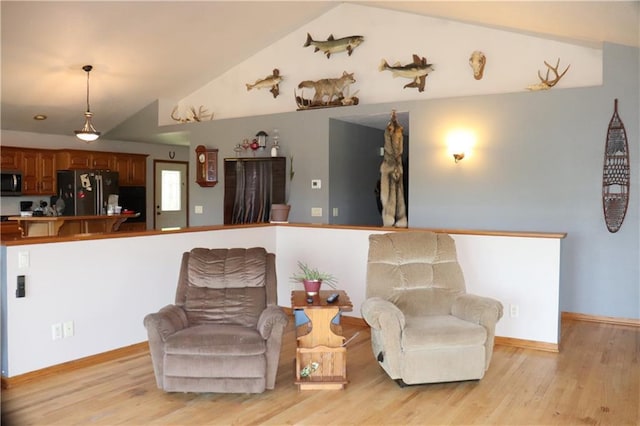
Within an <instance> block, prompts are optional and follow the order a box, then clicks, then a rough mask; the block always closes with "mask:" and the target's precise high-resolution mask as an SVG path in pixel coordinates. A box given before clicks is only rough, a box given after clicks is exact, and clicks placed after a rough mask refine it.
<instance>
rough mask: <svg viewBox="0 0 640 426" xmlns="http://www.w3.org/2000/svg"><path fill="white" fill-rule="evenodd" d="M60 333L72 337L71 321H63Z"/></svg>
mask: <svg viewBox="0 0 640 426" xmlns="http://www.w3.org/2000/svg"><path fill="white" fill-rule="evenodd" d="M62 335H63V336H64V337H72V336H73V321H65V322H64V323H63V324H62Z"/></svg>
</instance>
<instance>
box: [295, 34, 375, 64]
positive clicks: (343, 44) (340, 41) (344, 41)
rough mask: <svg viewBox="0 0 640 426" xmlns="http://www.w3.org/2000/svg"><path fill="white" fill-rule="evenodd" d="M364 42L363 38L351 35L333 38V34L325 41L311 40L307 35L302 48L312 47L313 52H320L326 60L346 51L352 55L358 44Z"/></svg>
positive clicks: (309, 35)
mask: <svg viewBox="0 0 640 426" xmlns="http://www.w3.org/2000/svg"><path fill="white" fill-rule="evenodd" d="M363 41H364V37H363V36H359V35H353V36H349V37H342V38H333V34H331V35H330V36H329V38H327V41H320V40H314V39H313V38H311V34H309V33H307V41H306V42H305V43H304V45H303V47H309V46H314V47H315V49H314V50H313V51H314V52H317V51H318V50H322V52H323V53H324V54H325V55H327V58H330V57H331V54H332V53H337V52H344V51H347V53H348V54H349V56H351V54H352V53H353V50H354V49H355V48H356V47H358V46H360V43H362V42H363Z"/></svg>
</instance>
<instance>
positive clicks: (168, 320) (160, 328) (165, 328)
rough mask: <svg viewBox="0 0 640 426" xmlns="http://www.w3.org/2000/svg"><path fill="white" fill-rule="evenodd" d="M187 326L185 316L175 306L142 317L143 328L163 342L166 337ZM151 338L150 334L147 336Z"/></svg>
mask: <svg viewBox="0 0 640 426" xmlns="http://www.w3.org/2000/svg"><path fill="white" fill-rule="evenodd" d="M188 325H189V321H188V319H187V314H186V313H185V312H184V310H183V309H182V308H181V307H179V306H176V305H167V306H165V307H164V308H162V309H160V310H159V311H158V312H156V313H153V314H149V315H147V316H145V317H144V326H145V327H146V328H147V330H148V331H154V332H155V333H157V335H158V336H159V337H160V338H161V339H162V341H163V342H164V341H165V340H166V339H167V337H169V336H170V335H172V334H173V333H175V332H176V331H179V330H182V329H183V328H186V327H187V326H188ZM149 337H150V338H151V337H152V334H150V336H149Z"/></svg>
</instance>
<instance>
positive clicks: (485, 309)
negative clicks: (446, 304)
mask: <svg viewBox="0 0 640 426" xmlns="http://www.w3.org/2000/svg"><path fill="white" fill-rule="evenodd" d="M502 313H503V308H502V303H500V302H499V301H497V300H495V299H491V298H489V297H482V296H476V295H474V294H463V295H460V296H458V297H457V298H456V300H455V301H454V302H453V305H452V306H451V314H452V315H454V316H456V317H458V318H460V319H463V320H465V321H469V322H473V323H476V324H479V325H482V326H484V327H490V328H492V329H493V328H494V327H495V325H496V323H497V322H498V320H500V318H502Z"/></svg>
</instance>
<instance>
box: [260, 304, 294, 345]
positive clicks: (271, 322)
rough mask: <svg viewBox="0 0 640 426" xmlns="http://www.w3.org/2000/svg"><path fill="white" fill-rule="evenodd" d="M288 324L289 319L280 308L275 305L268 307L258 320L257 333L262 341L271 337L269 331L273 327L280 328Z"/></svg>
mask: <svg viewBox="0 0 640 426" xmlns="http://www.w3.org/2000/svg"><path fill="white" fill-rule="evenodd" d="M288 323H289V317H288V316H287V314H285V313H284V311H283V310H282V308H280V307H279V306H276V305H269V306H267V307H266V309H265V310H264V311H262V313H261V314H260V318H258V331H259V332H260V335H261V336H262V338H263V339H265V340H267V339H269V337H270V336H271V331H272V330H273V328H274V326H275V325H278V324H280V325H282V328H283V329H284V327H286V326H287V324H288Z"/></svg>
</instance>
